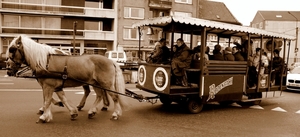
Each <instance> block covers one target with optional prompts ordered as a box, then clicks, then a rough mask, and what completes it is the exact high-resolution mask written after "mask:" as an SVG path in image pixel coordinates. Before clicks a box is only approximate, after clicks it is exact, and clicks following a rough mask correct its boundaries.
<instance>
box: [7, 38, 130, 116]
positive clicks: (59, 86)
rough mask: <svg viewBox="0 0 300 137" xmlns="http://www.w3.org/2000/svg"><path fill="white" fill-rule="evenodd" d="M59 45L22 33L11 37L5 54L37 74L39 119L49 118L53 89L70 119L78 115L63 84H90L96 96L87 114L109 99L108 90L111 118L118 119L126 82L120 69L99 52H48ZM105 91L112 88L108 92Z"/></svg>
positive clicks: (90, 113) (92, 112)
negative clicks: (41, 97)
mask: <svg viewBox="0 0 300 137" xmlns="http://www.w3.org/2000/svg"><path fill="white" fill-rule="evenodd" d="M57 52H62V54H64V52H63V51H59V50H58V49H55V48H52V47H50V46H48V45H43V44H39V43H37V42H35V41H34V40H32V39H30V38H29V37H27V36H25V35H20V36H18V37H16V38H15V39H13V41H12V42H11V43H10V45H9V47H8V50H7V54H6V55H7V57H8V58H10V59H11V60H12V61H14V63H16V64H26V65H28V66H29V67H30V68H31V69H32V70H33V71H34V72H35V74H36V77H37V81H38V83H39V84H40V85H41V87H42V89H43V95H44V106H43V107H44V109H43V110H44V113H43V115H41V116H40V117H39V121H42V122H49V121H51V120H52V113H51V110H50V107H49V106H50V104H51V101H52V95H53V92H55V93H56V94H57V95H58V97H59V99H60V100H61V101H62V102H63V104H64V106H66V107H67V108H68V109H69V111H70V115H71V119H75V118H76V117H77V116H78V111H77V109H76V108H75V107H74V106H73V105H72V104H71V103H69V102H68V100H67V98H66V96H65V93H64V91H63V88H65V87H77V86H83V85H91V86H93V88H94V91H95V93H96V95H97V96H96V100H95V102H94V104H93V106H92V107H91V108H90V110H89V111H88V115H89V118H93V117H94V115H95V114H96V112H97V111H98V110H97V106H98V104H99V103H100V102H101V100H102V99H104V101H107V102H109V101H108V97H107V93H108V94H109V95H110V96H111V97H112V100H113V101H114V112H113V114H112V118H113V119H118V118H119V116H121V115H122V108H121V107H124V106H126V104H127V102H126V101H125V97H124V96H120V95H119V94H125V82H124V78H123V74H122V70H121V69H120V67H119V66H118V65H117V64H116V62H113V61H111V60H109V59H108V58H106V57H104V56H101V55H84V56H66V55H61V56H49V55H51V54H57ZM107 91H115V92H116V93H119V94H116V93H113V92H107Z"/></svg>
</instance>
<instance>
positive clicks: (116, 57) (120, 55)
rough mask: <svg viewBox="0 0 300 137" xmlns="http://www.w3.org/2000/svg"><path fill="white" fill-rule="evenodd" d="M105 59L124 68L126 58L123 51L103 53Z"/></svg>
mask: <svg viewBox="0 0 300 137" xmlns="http://www.w3.org/2000/svg"><path fill="white" fill-rule="evenodd" d="M105 57H107V58H109V59H111V60H113V61H116V62H118V64H119V65H120V66H124V63H125V62H126V61H127V56H126V53H125V52H124V51H107V52H105Z"/></svg>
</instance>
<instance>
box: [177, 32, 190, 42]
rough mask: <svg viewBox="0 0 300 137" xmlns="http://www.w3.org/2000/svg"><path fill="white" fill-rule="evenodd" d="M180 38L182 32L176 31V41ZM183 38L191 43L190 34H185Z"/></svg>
mask: <svg viewBox="0 0 300 137" xmlns="http://www.w3.org/2000/svg"><path fill="white" fill-rule="evenodd" d="M178 38H181V34H180V33H174V40H175V41H176V40H177V39H178ZM182 39H183V40H184V42H185V43H190V42H191V35H190V34H183V35H182Z"/></svg>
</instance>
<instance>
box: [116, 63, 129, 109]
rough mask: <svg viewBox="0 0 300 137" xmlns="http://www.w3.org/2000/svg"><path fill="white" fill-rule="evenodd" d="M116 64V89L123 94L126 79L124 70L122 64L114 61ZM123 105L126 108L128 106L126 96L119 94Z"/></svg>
mask: <svg viewBox="0 0 300 137" xmlns="http://www.w3.org/2000/svg"><path fill="white" fill-rule="evenodd" d="M114 66H115V89H116V91H117V92H119V93H121V94H125V81H124V77H123V72H122V70H121V68H120V66H119V65H118V64H117V63H116V62H114ZM118 98H119V102H120V105H121V107H122V108H123V109H124V108H126V107H127V106H128V104H127V101H126V98H125V96H123V95H121V96H118Z"/></svg>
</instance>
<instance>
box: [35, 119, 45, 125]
mask: <svg viewBox="0 0 300 137" xmlns="http://www.w3.org/2000/svg"><path fill="white" fill-rule="evenodd" d="M35 123H36V124H38V123H46V121H45V120H42V119H39V120H37V121H36V122H35Z"/></svg>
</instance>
